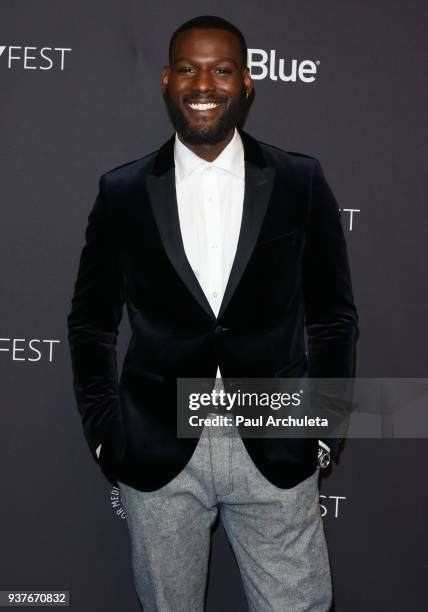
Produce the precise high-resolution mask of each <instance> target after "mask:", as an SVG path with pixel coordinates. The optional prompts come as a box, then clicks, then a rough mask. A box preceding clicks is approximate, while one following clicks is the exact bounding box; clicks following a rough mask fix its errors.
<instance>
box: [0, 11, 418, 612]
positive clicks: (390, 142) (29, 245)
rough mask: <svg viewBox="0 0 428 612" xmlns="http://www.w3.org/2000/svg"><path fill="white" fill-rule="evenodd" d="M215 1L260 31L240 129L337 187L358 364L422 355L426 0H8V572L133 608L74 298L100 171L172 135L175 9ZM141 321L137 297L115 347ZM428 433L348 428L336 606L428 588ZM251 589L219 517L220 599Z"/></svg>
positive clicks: (414, 599)
mask: <svg viewBox="0 0 428 612" xmlns="http://www.w3.org/2000/svg"><path fill="white" fill-rule="evenodd" d="M201 14H214V15H219V16H221V17H224V18H226V19H228V20H230V21H231V22H232V23H234V24H236V25H237V26H238V27H239V28H240V29H241V30H242V31H243V33H244V35H245V36H246V38H247V43H248V47H249V52H248V61H249V66H250V68H251V73H252V76H253V79H254V85H255V98H254V100H253V103H252V107H251V109H250V113H249V115H248V118H247V121H246V124H245V129H246V131H248V132H249V133H250V134H252V135H253V136H255V137H256V138H258V139H259V140H262V141H264V142H268V143H271V144H274V145H276V146H279V147H281V148H283V149H286V150H290V151H297V152H301V153H306V154H309V155H313V156H315V157H317V158H318V159H319V160H320V161H321V164H322V166H323V169H324V172H325V174H326V176H327V178H328V180H329V182H330V185H331V186H332V188H333V191H334V192H335V195H336V197H337V200H338V202H339V206H340V207H341V215H342V221H343V226H344V229H345V233H346V239H347V243H348V249H349V256H350V262H351V268H352V274H353V285H354V292H355V300H356V304H357V307H358V311H359V315H360V327H361V336H360V340H359V344H358V368H357V374H358V375H359V376H361V377H425V376H426V372H427V364H428V359H427V340H428V331H427V325H426V314H427V312H428V309H427V303H428V301H427V294H428V289H427V284H426V270H427V265H428V256H427V239H426V227H427V222H428V210H427V207H426V191H427V185H426V180H425V177H426V169H427V167H428V166H427V161H428V160H427V136H428V134H427V108H428V104H427V83H426V79H424V78H423V76H424V71H425V66H426V62H427V59H428V58H427V49H428V44H427V39H426V27H425V24H426V20H427V18H428V8H427V5H426V3H425V2H422V1H414V2H412V3H405V2H399V1H397V0H377V1H375V2H364V1H362V2H342V1H340V0H326V1H323V2H321V1H317V0H308V1H307V2H299V1H297V0H290V1H288V2H284V1H283V0H281V1H280V0H274V1H268V2H257V1H255V0H245V1H244V0H242V1H239V0H237V1H236V2H234V3H231V2H223V1H218V2H204V1H203V2H195V1H194V0H184V1H183V2H181V3H175V2H172V1H170V0H158V1H157V2H149V1H145V0H121V1H120V2H119V0H92V1H91V2H83V1H82V0H74V1H73V2H71V1H67V0H64V1H62V2H57V1H54V0H36V1H33V2H14V1H6V0H2V1H1V3H0V85H1V87H0V91H1V95H0V105H1V120H0V121H1V149H0V156H1V164H0V198H1V209H0V211H1V212H0V214H1V217H0V218H1V221H0V228H1V252H2V256H1V259H0V266H1V281H2V290H1V321H0V369H1V412H0V414H1V429H0V466H1V468H0V470H1V491H2V499H1V504H0V530H1V547H0V590H8V589H11V590H18V591H25V590H28V591H31V590H32V591H43V590H57V591H59V590H64V591H68V592H69V597H70V606H71V607H72V608H73V609H75V610H78V611H79V612H113V611H114V612H116V611H117V610H118V609H122V610H127V611H130V612H131V611H134V610H135V611H137V610H139V609H140V607H139V604H138V601H137V598H136V595H135V592H134V588H133V579H132V569H131V560H130V548H129V538H128V532H127V525H126V520H125V514H124V511H123V509H122V506H121V500H120V495H119V491H118V489H116V488H114V487H112V486H111V485H110V483H109V482H108V481H107V480H106V479H105V478H104V476H103V475H102V474H101V472H100V471H99V468H98V466H97V465H96V463H95V462H94V461H93V459H92V457H91V455H90V452H89V449H88V448H87V445H86V442H85V440H84V437H83V431H82V428H81V423H80V417H79V414H78V411H77V406H76V403H75V400H74V396H73V390H72V374H71V365H70V358H69V351H68V344H67V329H66V316H67V314H68V312H69V309H70V304H71V296H72V292H73V285H74V280H75V277H76V273H77V265H78V259H79V256H80V251H81V248H82V246H83V240H84V231H85V228H86V224H87V218H88V214H89V212H90V210H91V208H92V206H93V203H94V200H95V196H96V194H97V189H98V178H99V176H100V174H102V173H104V172H106V171H107V170H109V169H111V168H113V167H115V166H118V165H120V164H123V163H125V162H127V161H130V160H133V159H137V158H139V157H142V156H143V155H145V154H146V153H149V152H151V151H153V150H154V149H157V148H158V147H159V146H160V145H161V144H162V143H163V142H164V141H165V140H166V139H167V138H168V137H169V136H170V135H171V134H172V127H171V125H170V123H169V121H168V117H167V113H166V110H165V107H164V102H163V100H162V96H161V91H160V71H161V68H162V66H163V65H164V64H165V63H167V51H168V43H169V38H170V36H171V34H172V32H173V31H174V29H175V28H176V27H178V26H179V25H180V24H181V23H183V22H184V21H186V20H188V19H190V18H192V17H195V16H197V15H201ZM125 312H126V311H125ZM129 336H130V334H129V327H128V321H127V317H126V315H125V314H124V317H123V320H122V323H121V328H120V335H119V341H118V362H119V367H120V364H121V362H122V359H123V355H124V353H125V351H126V348H127V344H128V342H129ZM427 451H428V443H427V441H426V440H425V439H423V438H414V439H403V438H401V439H371V440H363V439H353V440H348V441H347V443H346V446H345V449H344V452H343V453H342V456H341V459H340V463H339V465H335V466H334V467H333V469H332V470H330V471H329V472H328V473H327V474H324V475H323V478H322V481H321V483H320V493H321V496H320V504H321V512H322V515H323V520H324V525H325V529H326V534H327V538H328V543H329V551H330V558H331V565H332V571H333V579H334V598H335V604H334V610H335V611H336V612H361V610H365V611H376V612H384V611H388V612H392V611H401V610H403V609H408V610H412V611H415V612H417V611H419V610H424V609H426V606H427V605H428V594H427V578H428V563H427V553H428V550H427V548H428V547H427V526H426V524H427V521H426V517H427V509H428V493H427V487H426V475H427V468H428V460H427ZM246 609H247V605H246V601H245V596H244V593H243V588H242V584H241V580H240V576H239V571H238V568H237V565H236V562H235V560H234V557H233V554H232V552H231V549H230V548H229V545H228V543H227V540H226V538H225V535H224V532H223V529H222V527H221V525H220V526H218V527H217V529H216V530H215V532H214V534H213V541H212V554H211V570H210V575H209V583H208V595H207V610H208V611H209V612H214V611H218V610H234V611H235V612H238V611H245V610H246ZM290 612H293V611H290Z"/></svg>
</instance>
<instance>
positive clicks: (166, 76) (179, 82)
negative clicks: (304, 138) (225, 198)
mask: <svg viewBox="0 0 428 612" xmlns="http://www.w3.org/2000/svg"><path fill="white" fill-rule="evenodd" d="M161 83H162V91H163V96H164V100H165V103H166V106H167V109H168V113H169V117H170V119H171V122H172V124H173V125H174V127H175V129H176V130H177V132H178V133H179V134H180V136H181V137H182V139H183V140H184V142H187V143H189V144H194V145H198V144H215V143H218V142H220V141H221V140H223V139H224V138H226V136H227V134H228V133H229V132H230V131H231V129H232V128H234V127H235V126H236V124H237V123H239V121H240V119H241V117H242V115H243V113H244V110H245V108H246V99H247V95H246V94H247V92H248V94H250V93H251V91H252V87H253V86H252V81H251V76H250V73H249V70H248V68H247V67H243V66H242V60H241V49H240V45H239V41H238V39H237V38H236V36H234V35H233V34H232V33H231V32H228V31H227V30H220V29H201V28H194V29H191V30H187V31H185V32H182V33H181V34H179V36H178V38H177V39H176V42H175V45H174V49H173V57H172V58H171V65H170V66H165V67H164V69H163V71H162V79H161Z"/></svg>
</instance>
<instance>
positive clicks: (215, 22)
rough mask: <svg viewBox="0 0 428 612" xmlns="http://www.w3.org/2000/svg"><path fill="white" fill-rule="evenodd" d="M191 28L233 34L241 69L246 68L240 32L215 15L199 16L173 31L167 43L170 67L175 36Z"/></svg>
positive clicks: (244, 48) (245, 48)
mask: <svg viewBox="0 0 428 612" xmlns="http://www.w3.org/2000/svg"><path fill="white" fill-rule="evenodd" d="M193 28H204V29H212V30H227V31H228V32H231V33H232V34H234V35H235V36H236V38H237V39H238V41H239V46H240V48H241V62H242V67H243V68H245V67H246V66H247V43H246V41H245V38H244V35H243V34H242V32H241V30H239V29H238V28H237V27H236V26H234V25H233V23H230V21H226V19H222V18H221V17H216V16H215V15H201V16H200V17H194V18H193V19H190V20H189V21H186V22H185V23H183V24H182V25H181V26H180V27H179V28H177V29H176V30H175V32H174V34H173V35H172V36H171V40H170V41H169V50H168V59H169V64H170V66H171V64H172V52H173V49H174V43H175V41H176V39H177V36H178V35H179V34H181V32H185V31H186V30H192V29H193Z"/></svg>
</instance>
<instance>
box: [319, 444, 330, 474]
mask: <svg viewBox="0 0 428 612" xmlns="http://www.w3.org/2000/svg"><path fill="white" fill-rule="evenodd" d="M330 462H331V455H330V449H329V447H328V446H327V444H325V443H324V442H322V441H321V440H318V467H319V468H320V469H321V470H323V469H324V468H326V467H328V466H329V465H330Z"/></svg>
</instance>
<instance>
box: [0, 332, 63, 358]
mask: <svg viewBox="0 0 428 612" xmlns="http://www.w3.org/2000/svg"><path fill="white" fill-rule="evenodd" d="M60 342H61V340H52V339H40V338H30V339H27V338H0V356H4V357H6V358H7V359H10V360H11V361H47V362H49V363H52V361H53V356H54V345H55V344H59V343H60Z"/></svg>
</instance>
